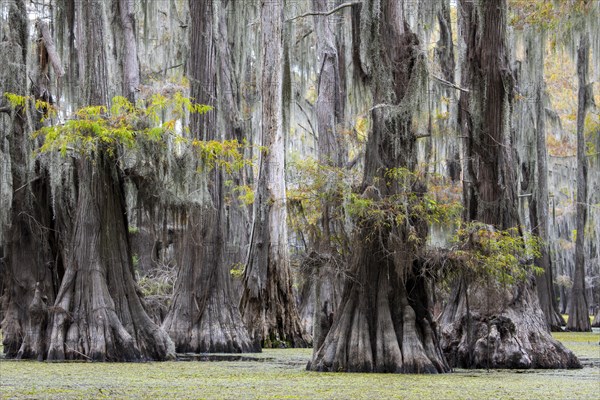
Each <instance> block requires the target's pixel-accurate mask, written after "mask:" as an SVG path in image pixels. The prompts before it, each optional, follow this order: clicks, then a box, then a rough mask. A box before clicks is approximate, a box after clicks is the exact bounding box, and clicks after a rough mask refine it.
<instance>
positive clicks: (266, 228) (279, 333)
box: [240, 1, 310, 347]
mask: <svg viewBox="0 0 600 400" xmlns="http://www.w3.org/2000/svg"><path fill="white" fill-rule="evenodd" d="M261 23H262V48H263V50H262V56H261V57H262V61H261V62H262V68H261V69H262V77H261V81H260V87H261V94H262V111H261V121H262V127H261V143H260V145H261V146H262V149H261V151H260V156H259V166H258V170H259V172H258V178H257V182H256V195H255V203H254V204H255V208H254V222H253V227H252V234H251V240H250V250H249V254H248V260H247V262H246V268H245V270H244V278H243V279H244V281H243V282H244V291H243V294H242V299H241V303H240V308H241V310H242V314H243V317H244V320H245V322H246V325H247V326H248V329H249V330H250V335H251V337H252V339H253V340H254V341H256V342H260V343H262V345H263V347H279V346H285V347H287V346H291V347H306V346H307V345H309V343H310V339H309V336H308V335H307V334H306V333H305V332H304V329H303V327H302V325H301V323H300V318H299V315H298V311H297V307H296V302H295V299H294V296H293V292H292V277H291V274H290V265H289V262H290V260H289V252H288V235H287V209H286V193H285V188H286V185H285V143H284V132H283V37H282V34H283V3H282V2H270V1H265V2H263V3H262V6H261Z"/></svg>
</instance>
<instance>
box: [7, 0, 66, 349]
mask: <svg viewBox="0 0 600 400" xmlns="http://www.w3.org/2000/svg"><path fill="white" fill-rule="evenodd" d="M28 28H29V26H28V23H27V11H26V6H25V3H24V2H23V1H17V2H15V3H14V4H13V5H12V6H11V7H10V10H9V37H8V41H7V42H6V44H3V50H2V53H3V57H4V55H6V56H7V59H5V60H2V61H3V62H5V63H6V64H5V65H7V66H8V67H7V68H6V70H5V71H3V73H1V74H0V75H1V76H2V82H3V84H2V86H0V91H1V92H2V93H4V92H8V93H14V94H18V95H21V96H27V95H28V89H29V85H28V84H27V81H28V80H27V73H28V71H29V68H28V66H27V65H28V63H27V61H28V57H27V53H28V49H29V34H28ZM32 114H33V115H34V116H33V117H32ZM2 118H3V120H4V117H2ZM33 118H35V111H34V110H33V107H31V104H30V102H29V101H27V104H26V105H25V106H23V107H21V106H19V107H16V108H15V110H14V111H13V112H12V114H11V115H10V117H9V118H6V120H4V121H6V122H5V123H3V124H2V125H3V126H4V127H6V129H7V131H8V132H10V134H9V135H8V136H7V143H8V153H9V156H10V168H9V171H8V173H9V179H10V180H11V187H12V196H11V199H12V200H11V204H10V211H11V212H10V223H9V224H7V225H4V226H0V228H1V229H2V230H3V231H5V232H6V236H5V237H4V235H3V237H2V243H1V245H2V248H3V249H4V251H5V254H4V259H3V261H2V262H3V265H2V272H1V275H2V276H1V278H2V281H3V286H4V285H5V293H4V296H3V297H4V298H3V302H2V303H3V304H2V308H3V313H4V318H3V319H2V321H1V325H0V326H1V328H2V331H3V344H4V352H5V354H6V356H7V357H8V358H13V357H16V358H33V359H36V358H39V359H41V358H42V357H43V354H44V353H45V349H46V347H47V345H48V341H47V331H46V322H47V317H48V314H47V304H51V303H52V302H53V300H54V296H55V294H56V293H55V284H56V282H55V275H54V273H53V269H54V268H56V265H55V261H58V260H56V259H55V258H54V256H53V255H54V252H53V250H54V249H53V248H52V246H51V240H52V237H53V229H52V228H53V224H52V212H51V207H50V204H51V199H50V194H49V185H48V180H49V176H48V171H47V170H46V169H45V168H43V167H42V166H41V165H40V163H39V162H38V161H37V160H32V152H33V150H34V144H35V143H34V142H33V141H32V140H31V139H30V135H31V132H32V131H33V130H34V129H35V127H34V123H33V122H32V119H33ZM4 121H3V122H4Z"/></svg>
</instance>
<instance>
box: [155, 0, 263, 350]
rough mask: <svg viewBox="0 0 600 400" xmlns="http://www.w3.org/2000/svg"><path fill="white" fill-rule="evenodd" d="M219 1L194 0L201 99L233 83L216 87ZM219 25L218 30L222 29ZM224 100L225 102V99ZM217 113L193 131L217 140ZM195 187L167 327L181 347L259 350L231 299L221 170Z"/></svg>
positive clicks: (194, 54)
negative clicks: (196, 195) (197, 196)
mask: <svg viewBox="0 0 600 400" xmlns="http://www.w3.org/2000/svg"><path fill="white" fill-rule="evenodd" d="M221 5H222V4H221V3H220V2H219V1H215V2H213V1H195V0H190V13H191V27H190V33H191V36H190V44H191V57H190V70H189V71H190V81H191V83H192V92H191V95H192V97H193V98H194V99H195V101H196V102H199V103H201V104H215V105H217V106H218V104H219V103H217V102H216V101H215V99H217V100H218V99H220V98H221V96H223V93H225V92H226V91H227V89H228V87H229V88H230V85H231V83H230V82H225V81H223V80H221V84H222V86H221V88H220V90H219V91H218V90H217V87H218V83H219V82H218V81H219V80H218V79H217V67H218V66H221V65H222V64H220V65H219V64H218V59H219V58H222V57H224V56H225V55H226V51H224V49H218V48H217V47H218V46H227V43H226V42H225V43H223V42H222V41H220V40H219V38H218V36H219V35H220V34H223V33H224V31H223V29H226V28H225V27H223V26H222V24H223V23H224V21H223V20H222V13H223V12H224V9H222V8H221ZM219 28H220V29H219ZM221 101H222V102H223V103H224V101H223V100H221ZM217 112H223V113H225V112H226V111H225V110H222V111H219V110H213V111H210V112H208V113H207V114H205V115H202V116H198V115H192V119H191V127H192V134H193V136H194V137H195V138H197V139H199V140H218V139H220V136H219V133H218V131H219V128H218V126H217V115H216V114H217ZM203 169H205V170H208V172H204V173H203V174H204V175H203V176H198V177H197V179H196V182H195V184H196V186H195V187H192V190H195V191H199V192H207V194H206V195H204V196H201V199H200V200H199V201H197V202H195V204H192V207H191V209H189V210H188V217H187V225H186V235H185V237H184V239H183V243H182V249H181V251H180V254H179V257H178V275H177V287H176V290H175V296H174V298H173V302H172V306H171V308H170V310H169V313H168V314H167V317H166V318H165V321H164V323H163V326H164V327H165V329H166V330H167V331H168V332H169V333H170V335H171V337H172V338H173V340H174V341H175V346H176V348H177V351H179V352H248V351H260V345H259V344H258V343H256V342H253V341H252V340H251V338H250V336H249V335H248V331H247V330H246V328H245V326H244V324H243V322H242V317H241V314H240V312H239V309H238V307H237V304H235V302H234V300H233V294H232V292H231V276H230V274H229V268H228V267H229V265H228V264H227V263H226V258H227V254H225V249H226V242H225V239H226V237H227V232H226V231H225V230H226V229H227V221H226V214H225V199H224V196H225V188H224V185H223V173H222V171H221V170H220V168H218V167H216V166H204V168H203Z"/></svg>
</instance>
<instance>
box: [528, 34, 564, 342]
mask: <svg viewBox="0 0 600 400" xmlns="http://www.w3.org/2000/svg"><path fill="white" fill-rule="evenodd" d="M540 36H541V37H540V39H541V40H540V41H541V44H539V43H536V44H535V45H533V46H531V47H537V48H535V49H534V48H531V49H530V51H531V52H532V53H533V54H535V53H539V56H538V57H534V58H535V59H536V60H539V64H538V65H537V68H538V69H539V71H538V73H539V74H540V76H539V77H538V78H537V79H536V81H537V82H536V89H535V90H536V94H535V96H536V102H535V105H536V106H535V114H536V127H535V138H536V140H535V148H536V159H537V163H536V168H537V176H536V179H535V181H536V184H537V185H536V188H535V192H534V197H533V199H532V201H531V204H530V213H531V214H530V215H531V221H532V233H533V234H534V235H537V236H539V238H540V239H541V240H542V244H541V248H540V256H539V257H537V258H536V260H535V264H536V265H537V266H538V267H540V268H542V269H543V270H544V271H543V272H542V274H541V275H538V276H536V284H537V293H538V297H539V300H540V307H541V309H542V311H543V312H544V316H545V317H546V321H547V322H548V325H549V327H550V330H552V331H555V332H558V331H560V330H561V327H562V325H564V320H563V318H562V316H561V315H560V313H559V312H558V304H557V301H556V296H555V295H554V279H553V273H552V263H551V259H550V252H549V244H548V240H549V238H550V236H549V235H548V224H549V221H550V216H549V214H548V208H549V199H548V151H547V149H546V118H545V117H546V110H545V107H544V79H543V72H544V52H545V50H544V46H545V40H544V39H545V33H544V32H542V33H541V34H540Z"/></svg>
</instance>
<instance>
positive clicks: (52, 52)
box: [36, 19, 65, 78]
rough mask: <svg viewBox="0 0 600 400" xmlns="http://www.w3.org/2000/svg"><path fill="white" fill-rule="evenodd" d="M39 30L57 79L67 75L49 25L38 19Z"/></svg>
mask: <svg viewBox="0 0 600 400" xmlns="http://www.w3.org/2000/svg"><path fill="white" fill-rule="evenodd" d="M36 26H37V28H38V29H39V30H40V33H41V34H42V40H43V41H44V45H45V46H46V51H47V52H48V58H49V59H50V62H51V63H52V67H53V68H54V73H55V74H56V76H57V77H59V78H60V77H61V76H63V75H64V74H65V70H64V69H63V67H62V65H61V62H60V57H59V56H58V53H57V52H56V46H55V45H54V41H53V40H52V35H51V34H50V29H48V24H47V23H46V22H44V21H42V20H41V19H38V20H37V22H36Z"/></svg>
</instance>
